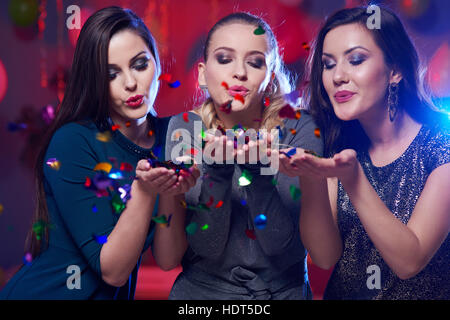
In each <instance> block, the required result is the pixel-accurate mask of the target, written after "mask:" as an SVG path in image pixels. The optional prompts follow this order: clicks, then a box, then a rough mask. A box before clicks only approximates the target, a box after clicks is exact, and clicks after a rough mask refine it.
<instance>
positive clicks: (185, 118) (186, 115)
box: [183, 112, 189, 122]
mask: <svg viewBox="0 0 450 320" xmlns="http://www.w3.org/2000/svg"><path fill="white" fill-rule="evenodd" d="M183 120H184V122H189V115H188V113H187V112H184V113H183Z"/></svg>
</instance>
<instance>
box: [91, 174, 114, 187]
mask: <svg viewBox="0 0 450 320" xmlns="http://www.w3.org/2000/svg"><path fill="white" fill-rule="evenodd" d="M92 184H93V186H92V187H91V188H92V189H93V190H106V188H108V187H110V186H111V185H112V179H111V178H110V177H108V176H107V175H105V174H104V173H103V172H97V173H96V174H95V176H94V177H93V178H92Z"/></svg>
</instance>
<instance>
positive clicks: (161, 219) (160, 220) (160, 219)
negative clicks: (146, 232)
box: [152, 215, 167, 224]
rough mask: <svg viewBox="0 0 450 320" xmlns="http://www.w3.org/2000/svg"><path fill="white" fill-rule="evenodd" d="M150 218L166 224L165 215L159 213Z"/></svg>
mask: <svg viewBox="0 0 450 320" xmlns="http://www.w3.org/2000/svg"><path fill="white" fill-rule="evenodd" d="M152 220H153V221H155V223H158V224H167V218H166V216H165V215H161V216H159V217H154V218H152Z"/></svg>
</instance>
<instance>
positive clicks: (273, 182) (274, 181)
mask: <svg viewBox="0 0 450 320" xmlns="http://www.w3.org/2000/svg"><path fill="white" fill-rule="evenodd" d="M271 182H272V184H273V185H274V186H276V185H277V184H278V181H277V179H275V178H272V181H271Z"/></svg>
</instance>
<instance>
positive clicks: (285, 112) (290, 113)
mask: <svg viewBox="0 0 450 320" xmlns="http://www.w3.org/2000/svg"><path fill="white" fill-rule="evenodd" d="M278 115H279V116H280V118H288V119H297V120H298V119H300V116H301V113H300V111H295V110H294V108H293V107H292V106H291V105H289V104H286V105H285V106H284V107H283V108H281V109H280V111H279V112H278Z"/></svg>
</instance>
